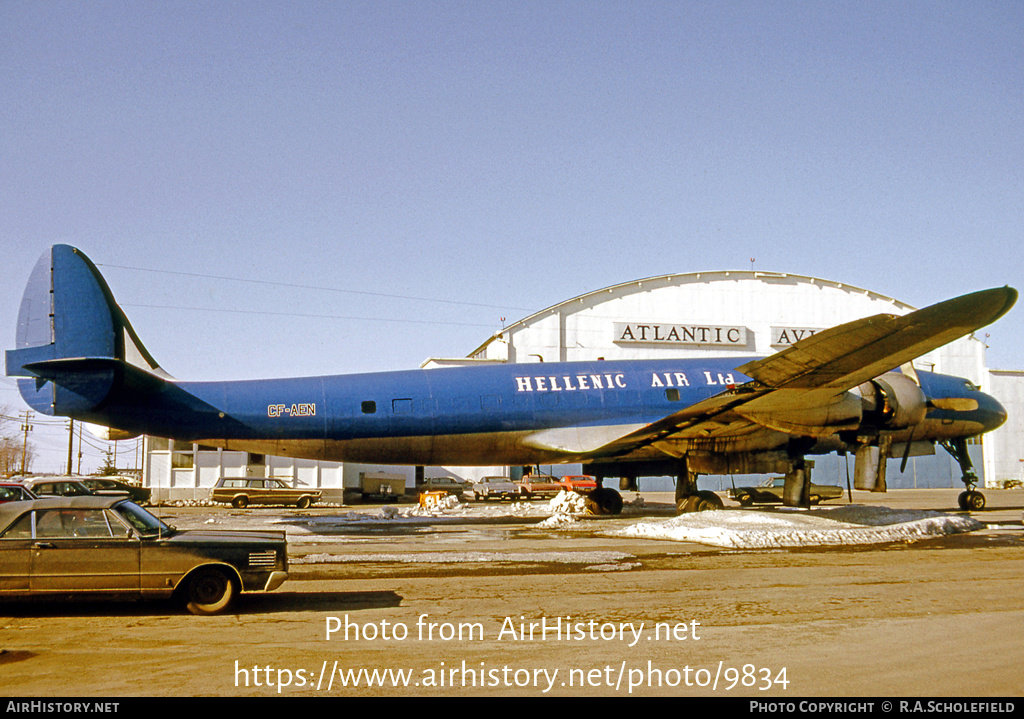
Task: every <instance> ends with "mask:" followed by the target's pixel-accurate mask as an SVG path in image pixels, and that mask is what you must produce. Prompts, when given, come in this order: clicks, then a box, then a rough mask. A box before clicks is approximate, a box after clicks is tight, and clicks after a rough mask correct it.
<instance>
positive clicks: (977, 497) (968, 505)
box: [941, 438, 985, 512]
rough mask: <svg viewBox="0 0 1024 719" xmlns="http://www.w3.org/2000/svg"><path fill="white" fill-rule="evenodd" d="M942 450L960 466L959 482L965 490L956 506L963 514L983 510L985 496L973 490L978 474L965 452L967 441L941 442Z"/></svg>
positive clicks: (959, 439)
mask: <svg viewBox="0 0 1024 719" xmlns="http://www.w3.org/2000/svg"><path fill="white" fill-rule="evenodd" d="M941 444H942V447H943V449H945V450H946V451H947V452H949V453H950V454H951V455H952V456H953V459H955V460H956V462H957V464H959V465H960V473H961V477H960V479H961V481H963V483H964V486H966V487H967V489H966V490H965V491H963V492H961V493H960V496H959V497H957V500H956V501H957V504H958V505H959V506H960V509H962V510H964V511H965V512H980V511H981V510H983V509H984V508H985V495H984V494H982V493H981V492H979V491H978V490H977V489H975V488H976V487H977V485H978V473H977V472H975V471H974V463H973V462H972V461H971V455H970V454H968V452H967V440H965V439H963V438H958V439H953V440H946V441H943V442H941Z"/></svg>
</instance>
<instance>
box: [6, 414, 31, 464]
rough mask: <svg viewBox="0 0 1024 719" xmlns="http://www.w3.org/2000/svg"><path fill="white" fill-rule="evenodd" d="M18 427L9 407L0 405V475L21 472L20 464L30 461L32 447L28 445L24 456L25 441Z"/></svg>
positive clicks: (17, 422)
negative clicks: (26, 453)
mask: <svg viewBox="0 0 1024 719" xmlns="http://www.w3.org/2000/svg"><path fill="white" fill-rule="evenodd" d="M20 427H21V424H20V422H19V420H18V418H17V417H15V416H14V415H13V414H12V410H11V408H10V407H8V406H6V405H0V476H10V475H12V474H15V473H17V472H21V470H22V464H23V463H24V464H25V465H26V466H27V465H28V464H29V463H30V462H31V459H32V447H31V446H29V447H28V455H27V456H25V441H24V438H23V437H22V436H21V434H20Z"/></svg>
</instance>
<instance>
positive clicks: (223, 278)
mask: <svg viewBox="0 0 1024 719" xmlns="http://www.w3.org/2000/svg"><path fill="white" fill-rule="evenodd" d="M96 266H97V267H109V268H112V269H118V270H132V271H133V272H155V273H157V274H163V275H177V276H179V277H193V278H198V279H204V280H218V281H225V282H245V283H247V284H253V285H267V286H270V287H287V288H289V289H301V290H315V291H318V292H338V293H342V294H350V295H363V296H365V297H384V298H388V299H396V300H413V301H416V302H436V303H438V304H447V305H460V306H464V307H486V308H488V309H506V310H521V311H524V312H532V311H533V308H531V307H514V306H511V305H493V304H486V303H483V302H465V301H461V300H444V299H438V298H436V297H417V296H415V295H395V294H389V293H386V292H369V291H366V290H346V289H339V288H337V287H322V286H318V285H302V284H296V283H293V282H273V281H270V280H254V279H249V278H247V277H229V276H225V275H206V274H201V273H198V272H182V271H181V270H155V269H151V268H148V267H130V266H128V265H110V264H100V263H96ZM170 309H174V308H170ZM240 311H241V310H240ZM340 319H362V318H358V317H356V318H349V317H343V318H340Z"/></svg>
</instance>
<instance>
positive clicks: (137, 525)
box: [114, 502, 174, 537]
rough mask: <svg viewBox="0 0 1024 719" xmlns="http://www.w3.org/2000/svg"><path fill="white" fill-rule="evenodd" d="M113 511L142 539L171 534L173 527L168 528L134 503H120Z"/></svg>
mask: <svg viewBox="0 0 1024 719" xmlns="http://www.w3.org/2000/svg"><path fill="white" fill-rule="evenodd" d="M114 510H115V511H116V512H117V513H118V514H120V515H121V517H123V518H124V520H125V521H126V522H128V524H130V525H131V526H132V527H133V528H134V529H135V531H136V532H138V533H139V534H140V535H142V536H143V537H155V536H158V535H166V534H172V533H173V532H174V527H171V526H168V525H166V524H164V523H163V522H161V521H160V520H159V519H157V518H156V517H154V516H153V515H152V514H150V513H149V512H147V511H146V510H145V509H143V508H142V507H140V506H139V505H137V504H135V503H134V502H121V503H119V504H118V505H116V506H115V507H114Z"/></svg>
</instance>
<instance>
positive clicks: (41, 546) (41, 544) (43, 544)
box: [32, 542, 54, 549]
mask: <svg viewBox="0 0 1024 719" xmlns="http://www.w3.org/2000/svg"><path fill="white" fill-rule="evenodd" d="M32 546H33V547H35V548H36V549H53V548H54V545H53V544H51V543H50V542H36V543H35V544H33V545H32Z"/></svg>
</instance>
